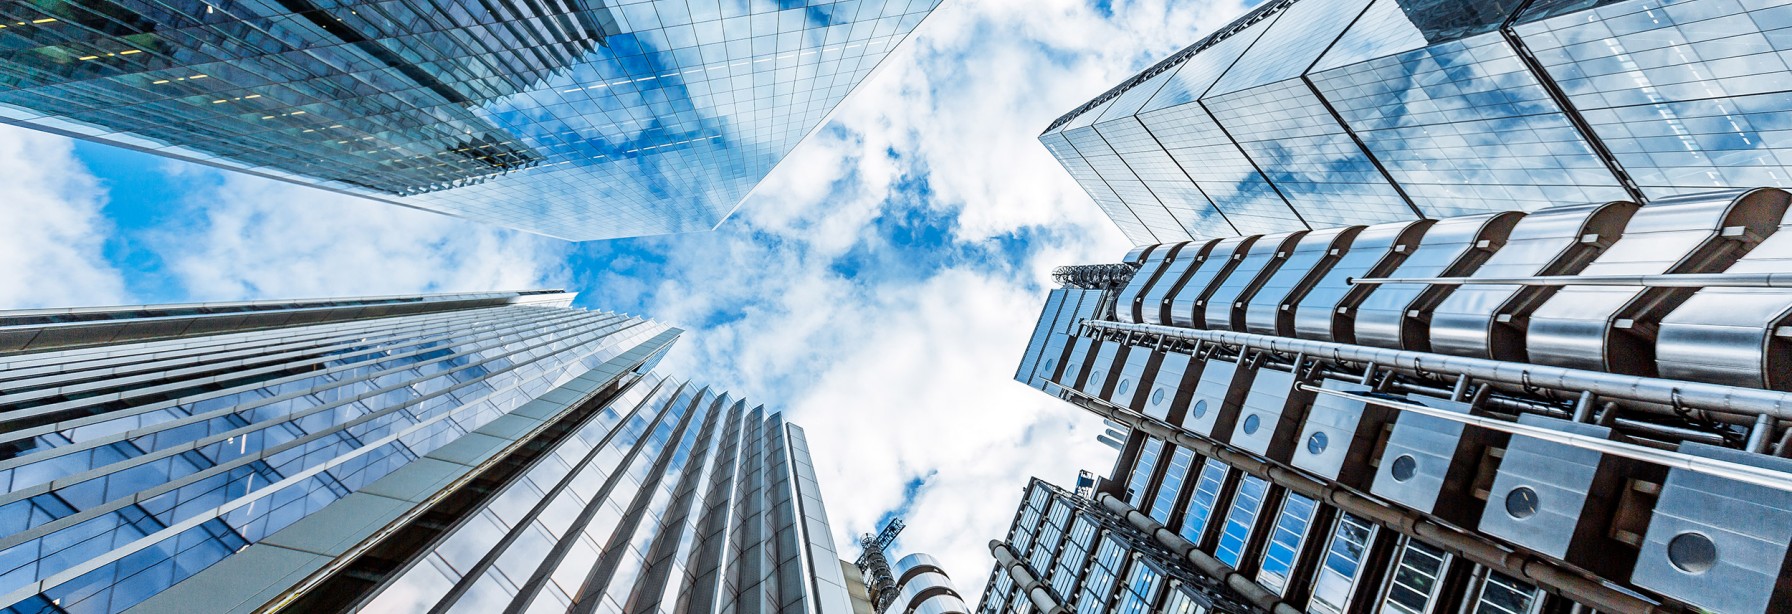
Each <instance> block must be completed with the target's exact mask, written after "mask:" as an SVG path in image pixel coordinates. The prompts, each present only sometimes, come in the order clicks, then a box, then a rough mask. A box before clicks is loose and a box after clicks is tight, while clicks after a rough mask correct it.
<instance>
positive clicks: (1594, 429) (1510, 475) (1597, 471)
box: [1478, 414, 1659, 577]
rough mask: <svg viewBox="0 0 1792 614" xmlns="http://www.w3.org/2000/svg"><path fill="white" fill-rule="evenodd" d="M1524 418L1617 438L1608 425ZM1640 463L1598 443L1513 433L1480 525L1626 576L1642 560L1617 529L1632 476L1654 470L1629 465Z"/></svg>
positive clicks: (1590, 566)
mask: <svg viewBox="0 0 1792 614" xmlns="http://www.w3.org/2000/svg"><path fill="white" fill-rule="evenodd" d="M1518 424H1521V425H1525V426H1534V427H1537V428H1539V429H1544V430H1548V431H1555V432H1562V433H1571V434H1575V435H1580V436H1583V437H1587V438H1591V439H1596V440H1612V439H1614V434H1613V431H1612V430H1611V429H1609V428H1606V427H1602V426H1596V425H1592V424H1582V423H1578V422H1570V421H1567V420H1558V419H1555V418H1546V417H1543V416H1537V415H1533V414H1525V415H1521V416H1519V417H1518ZM1635 468H1637V467H1635V463H1630V462H1628V461H1625V460H1624V459H1622V458H1616V457H1613V458H1608V457H1607V456H1606V455H1605V454H1603V453H1601V452H1599V451H1597V450H1591V449H1587V448H1583V447H1577V446H1574V445H1568V444H1562V443H1556V442H1553V441H1544V440H1541V439H1537V438H1534V437H1513V438H1512V440H1511V442H1510V445H1507V446H1506V453H1505V456H1504V457H1502V458H1501V459H1500V469H1499V473H1498V474H1497V475H1496V476H1495V477H1494V479H1493V486H1492V487H1491V488H1489V489H1488V497H1487V502H1488V503H1487V509H1486V510H1484V511H1482V512H1481V524H1480V526H1479V527H1478V528H1479V530H1480V531H1481V532H1483V533H1487V534H1489V535H1493V536H1496V537H1500V538H1502V539H1505V540H1506V541H1509V542H1512V543H1514V544H1518V545H1520V546H1524V547H1526V548H1529V549H1531V550H1533V551H1536V552H1539V553H1542V554H1547V555H1549V556H1552V557H1555V558H1557V559H1561V560H1564V561H1568V562H1570V563H1574V564H1576V565H1580V566H1581V567H1584V568H1587V569H1590V570H1595V571H1596V572H1597V573H1599V574H1600V575H1601V576H1604V577H1624V576H1625V575H1628V574H1629V572H1630V567H1631V565H1632V564H1634V562H1635V557H1634V554H1635V552H1634V550H1632V549H1631V548H1629V547H1626V545H1625V544H1623V543H1622V542H1619V541H1617V540H1614V539H1612V538H1611V537H1610V533H1611V532H1612V530H1613V528H1614V527H1613V526H1612V525H1613V520H1614V517H1613V516H1614V511H1615V510H1616V508H1617V501H1618V499H1619V498H1620V496H1621V495H1622V488H1623V486H1624V481H1625V479H1626V478H1627V477H1637V478H1642V477H1644V476H1645V475H1647V474H1646V473H1643V472H1638V471H1625V469H1635ZM1657 479H1659V478H1657Z"/></svg>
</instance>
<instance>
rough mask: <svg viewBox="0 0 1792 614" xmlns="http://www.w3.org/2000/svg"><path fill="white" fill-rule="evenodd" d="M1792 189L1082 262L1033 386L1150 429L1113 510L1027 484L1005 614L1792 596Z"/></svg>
mask: <svg viewBox="0 0 1792 614" xmlns="http://www.w3.org/2000/svg"><path fill="white" fill-rule="evenodd" d="M1303 1H1305V0H1303ZM1696 3H1697V0H1695V2H1693V3H1689V4H1696ZM1677 6H1678V5H1677ZM1596 10H1597V9H1596ZM1634 27H1639V28H1640V27H1648V24H1647V23H1645V22H1637V23H1635V24H1634ZM1789 205H1792V194H1789V193H1787V192H1786V191H1783V190H1780V189H1776V188H1762V189H1755V190H1732V191H1721V192H1711V193H1702V194H1687V195H1681V196H1678V197H1675V198H1663V199H1657V200H1655V201H1653V202H1651V203H1649V204H1648V205H1644V206H1640V207H1639V206H1637V205H1635V204H1632V203H1630V202H1626V201H1613V202H1598V203H1590V204H1587V203H1580V204H1577V203H1572V202H1569V203H1563V204H1561V205H1557V206H1551V207H1545V208H1541V209H1538V210H1536V211H1533V212H1530V213H1528V214H1527V213H1522V212H1503V213H1483V214H1477V215H1467V216H1457V217H1449V218H1445V219H1442V220H1435V221H1433V220H1421V221H1396V222H1389V223H1383V224H1375V225H1369V226H1360V225H1358V226H1341V227H1334V228H1328V229H1321V230H1314V231H1311V232H1308V231H1294V232H1289V233H1280V234H1269V235H1255V234H1253V235H1246V236H1243V237H1233V238H1226V239H1206V240H1197V241H1186V242H1178V243H1168V244H1157V245H1150V246H1145V247H1141V248H1138V249H1135V250H1133V252H1132V253H1130V254H1128V255H1127V257H1126V258H1125V261H1124V262H1121V263H1115V264H1102V265H1084V266H1074V267H1065V268H1063V269H1060V270H1059V271H1058V274H1057V275H1056V277H1057V278H1058V279H1059V280H1060V281H1061V282H1063V283H1064V286H1065V287H1063V288H1059V289H1056V290H1053V291H1052V293H1051V296H1050V298H1049V299H1048V301H1047V304H1046V308H1045V310H1044V313H1043V314H1042V316H1041V318H1040V320H1039V328H1038V331H1037V332H1036V334H1035V335H1034V336H1033V339H1032V342H1031V343H1030V344H1029V346H1028V348H1027V351H1026V354H1025V357H1024V358H1023V359H1022V363H1021V368H1020V371H1019V372H1018V373H1017V375H1016V379H1018V380H1020V381H1022V382H1025V383H1027V384H1029V385H1032V386H1034V387H1037V388H1040V389H1042V390H1045V391H1047V392H1050V393H1052V394H1055V395H1057V396H1059V397H1061V398H1063V399H1064V400H1066V401H1068V402H1070V403H1072V404H1075V405H1077V406H1079V407H1082V408H1084V409H1086V410H1088V411H1090V412H1092V413H1095V414H1096V415H1099V416H1102V417H1104V418H1107V419H1109V420H1112V421H1115V422H1118V423H1121V424H1124V425H1126V426H1127V427H1129V428H1130V430H1131V434H1130V435H1129V436H1128V437H1127V441H1126V445H1125V447H1124V449H1123V450H1122V452H1121V455H1120V458H1119V461H1118V462H1117V464H1116V466H1115V467H1114V469H1113V471H1112V473H1111V474H1110V475H1109V477H1108V478H1107V479H1106V480H1104V481H1102V482H1101V483H1100V484H1099V485H1098V486H1097V487H1096V488H1095V489H1094V491H1093V492H1092V493H1090V494H1089V495H1087V496H1083V495H1077V494H1074V493H1069V492H1066V491H1064V490H1062V489H1058V488H1056V487H1052V486H1050V485H1047V484H1044V483H1043V482H1035V483H1034V484H1032V485H1031V486H1030V487H1029V491H1028V495H1027V497H1028V498H1027V499H1026V501H1025V502H1024V503H1023V506H1022V509H1021V511H1020V512H1019V513H1017V516H1016V521H1015V523H1014V527H1013V529H1012V530H1011V532H1010V533H1009V535H1008V536H1007V537H1006V538H1005V539H1003V540H999V541H998V542H997V543H995V544H994V545H992V551H993V552H994V554H995V555H996V557H997V559H998V560H999V561H1000V564H999V565H998V567H997V569H996V571H995V573H994V575H992V577H991V584H990V589H989V590H988V591H986V593H985V601H984V610H983V611H986V612H996V611H1001V610H1000V608H1002V607H1005V606H1007V605H1008V604H1012V603H1017V602H1019V601H1022V600H1025V601H1028V602H1030V603H1032V604H1033V605H1034V606H1035V607H1036V608H1038V609H1042V610H1049V609H1051V608H1053V607H1065V608H1069V609H1074V610H1076V611H1101V610H1103V609H1104V608H1107V607H1109V606H1114V607H1119V608H1121V611H1131V610H1129V609H1128V608H1139V607H1142V608H1147V609H1149V608H1158V610H1157V611H1175V612H1192V611H1197V610H1196V609H1194V607H1195V606H1202V607H1222V606H1220V605H1219V604H1223V603H1226V602H1228V601H1230V602H1236V603H1241V604H1244V606H1243V607H1244V608H1245V609H1249V610H1253V611H1259V610H1260V611H1273V612H1289V613H1292V612H1325V613H1343V612H1369V611H1376V612H1400V613H1404V614H1428V613H1434V612H1476V613H1481V612H1489V613H1502V614H1518V613H1525V614H1530V613H1541V612H1567V611H1585V610H1588V609H1591V610H1596V611H1600V612H1688V611H1710V612H1726V613H1747V614H1765V613H1767V612H1782V611H1786V610H1787V608H1792V588H1789V587H1788V586H1787V583H1786V582H1785V578H1787V577H1792V563H1788V561H1792V460H1789V458H1792V428H1788V427H1787V424H1786V422H1785V421H1786V420H1787V419H1792V411H1788V409H1787V408H1792V289H1788V288H1787V287H1786V286H1787V284H1786V283H1785V281H1784V279H1783V278H1784V277H1785V276H1786V275H1788V274H1792V259H1788V254H1792V217H1788V216H1787V215H1786V214H1787V212H1788V206H1789ZM1096 530H1105V531H1106V532H1104V533H1102V534H1101V535H1102V537H1101V538H1100V540H1096V539H1095V538H1094V534H1093V533H1092V532H1093V531H1096ZM1066 535H1069V537H1066ZM1120 578H1124V580H1118V579H1120ZM1190 603H1193V604H1194V605H1193V606H1190V605H1189V604H1190ZM1228 611H1230V610H1228Z"/></svg>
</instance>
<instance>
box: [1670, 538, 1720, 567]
mask: <svg viewBox="0 0 1792 614" xmlns="http://www.w3.org/2000/svg"><path fill="white" fill-rule="evenodd" d="M1668 562H1669V563H1673V564H1674V567H1676V568H1678V569H1679V570H1680V571H1684V572H1686V573H1690V574H1702V573H1705V572H1706V571H1709V570H1710V569H1711V568H1712V567H1713V566H1716V565H1717V544H1714V543H1711V538H1709V537H1705V536H1704V535H1703V534H1699V533H1691V532H1687V533H1681V534H1679V535H1675V536H1674V538H1673V539H1670V540H1668Z"/></svg>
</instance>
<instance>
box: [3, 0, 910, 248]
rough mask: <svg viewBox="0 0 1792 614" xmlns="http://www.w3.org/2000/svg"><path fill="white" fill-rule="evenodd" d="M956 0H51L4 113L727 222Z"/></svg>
mask: <svg viewBox="0 0 1792 614" xmlns="http://www.w3.org/2000/svg"><path fill="white" fill-rule="evenodd" d="M937 3H938V0H844V1H839V2H833V1H826V0H815V1H808V2H774V1H773V0H676V1H666V0H658V1H653V2H647V1H641V2H605V1H603V0H556V1H550V2H520V1H512V0H505V1H499V2H469V1H465V0H420V1H417V2H367V1H346V2H323V1H316V0H279V1H277V2H241V1H235V0H204V1H202V0H180V1H175V2H157V1H151V0H91V1H79V2H77V1H71V0H41V1H34V2H14V3H8V4H7V5H6V6H5V7H0V20H4V21H3V22H0V46H3V48H4V49H5V50H4V51H0V121H6V122H10V123H16V124H20V125H25V126H29V127H34V128H38V129H43V130H50V131H53V132H57V133H60V134H65V135H70V136H76V137H80V138H85V139H90V140H96V141H100V142H104V143H110V144H114V145H121V146H125V147H130V148H133V149H138V150H142V151H149V152H153V153H157V154H161V155H167V156H172V157H176V158H181V159H186V160H192V161H198V162H203V163H207V164H213V165H217V166H222V167H226V168H233V169H238V170H243V171H248V172H252V173H256V174H260V175H264V176H269V177H274V178H279V179H284V180H288V181H295V182H299V183H304V184H307V185H313V186H317V187H321V188H326V189H330V190H335V191H339V192H345V193H349V194H355V195H359V196H364V197H368V198H372V199H376V200H381V201H385V202H388V203H394V204H399V205H404V206H408V207H415V208H420V209H427V210H431V211H437V212H442V213H449V214H453V215H458V216H462V217H467V218H471V219H475V220H480V221H485V222H490V223H495V224H500V225H504V226H509V227H512V228H519V229H522V230H527V231H530V232H535V233H540V234H545V235H550V236H555V237H560V238H564V239H569V240H587V239H601V238H610V237H623V236H636V235H648V234H665V233H674V232H690V231H697V230H709V229H711V228H713V227H715V225H716V224H718V223H720V222H721V221H722V220H723V219H724V218H726V217H727V216H728V215H729V214H730V213H731V212H732V211H733V210H734V208H735V207H736V206H737V205H738V204H739V202H740V200H741V199H742V198H744V197H745V196H746V194H747V192H748V191H749V190H750V189H752V187H753V186H754V185H755V184H756V183H758V181H759V180H760V179H762V178H764V177H765V175H766V174H767V173H769V172H770V171H771V169H772V167H773V166H775V165H776V164H777V163H778V161H779V160H780V159H782V158H783V157H784V156H785V155H786V154H788V153H789V152H790V150H791V149H792V148H793V147H795V146H796V144H797V143H798V142H799V141H800V140H801V139H802V138H803V136H804V135H806V134H808V133H809V132H810V131H811V130H813V129H814V128H816V127H817V126H818V125H819V124H820V123H821V120H822V119H823V118H824V117H825V116H826V115H827V114H828V112H829V111H831V110H832V109H833V108H834V107H835V106H836V105H838V104H839V103H840V101H841V100H842V99H843V98H844V97H845V96H846V94H847V92H849V91H851V90H852V89H853V87H854V86H856V85H858V84H859V82H861V81H863V80H864V78H865V77H866V76H867V75H868V74H870V72H871V70H872V68H873V67H875V66H876V65H877V63H878V62H879V61H881V60H882V59H883V58H884V56H886V55H887V54H888V53H889V52H890V51H891V50H892V49H894V48H895V46H896V45H897V44H898V43H900V42H901V41H902V39H903V38H904V37H906V36H907V35H908V33H909V32H910V31H912V30H913V29H914V28H915V26H916V25H918V24H919V23H920V21H921V19H922V18H923V17H925V16H926V15H927V14H928V12H929V11H931V10H932V9H933V7H934V6H935V5H936V4H937Z"/></svg>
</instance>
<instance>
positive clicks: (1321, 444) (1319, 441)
mask: <svg viewBox="0 0 1792 614" xmlns="http://www.w3.org/2000/svg"><path fill="white" fill-rule="evenodd" d="M1326 439H1327V437H1326V436H1325V433H1313V435H1312V436H1311V437H1308V438H1307V451H1308V452H1312V453H1314V454H1322V453H1324V452H1325V444H1326V443H1327V441H1326Z"/></svg>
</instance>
